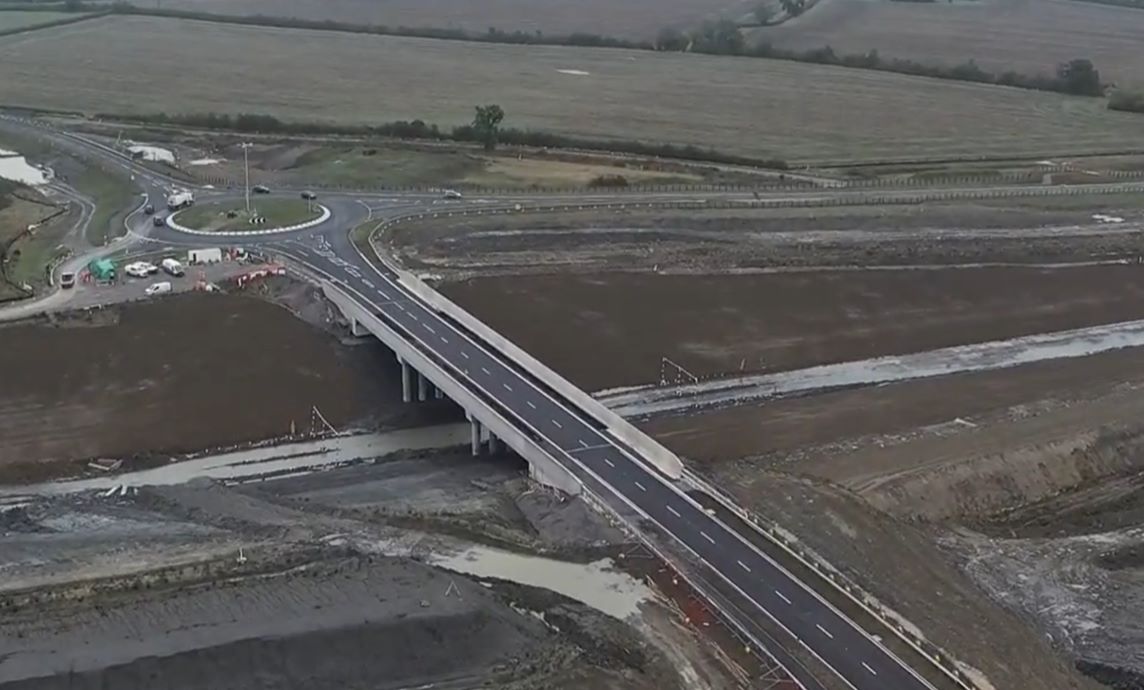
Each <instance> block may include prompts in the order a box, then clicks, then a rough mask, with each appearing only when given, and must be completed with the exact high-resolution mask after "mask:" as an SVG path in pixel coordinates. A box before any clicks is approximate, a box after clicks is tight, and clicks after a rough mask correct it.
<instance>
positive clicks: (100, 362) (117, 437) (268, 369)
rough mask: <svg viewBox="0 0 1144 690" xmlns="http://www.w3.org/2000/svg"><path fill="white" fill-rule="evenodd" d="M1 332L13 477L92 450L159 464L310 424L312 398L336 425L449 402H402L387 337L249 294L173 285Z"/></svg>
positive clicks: (2, 447)
mask: <svg viewBox="0 0 1144 690" xmlns="http://www.w3.org/2000/svg"><path fill="white" fill-rule="evenodd" d="M0 333H2V335H0V337H2V338H3V341H4V344H5V347H4V350H3V352H2V353H0V370H2V371H4V372H5V374H4V386H3V388H2V390H0V468H2V471H3V473H4V477H5V478H7V479H9V480H13V479H19V480H34V479H43V478H46V477H50V476H59V475H60V474H73V473H77V472H79V471H81V470H82V468H83V466H84V462H82V461H84V460H86V459H89V458H96V457H113V458H114V457H119V458H129V459H131V458H134V459H136V460H138V461H140V462H144V463H146V462H151V463H155V462H160V463H161V462H166V461H167V459H169V458H170V457H172V456H177V455H179V454H182V453H188V452H192V451H200V450H202V449H205V448H211V447H219V446H229V445H233V444H239V443H243V442H250V441H255V440H259V439H266V438H276V437H283V436H287V435H289V434H290V433H291V432H292V430H293V432H294V433H299V434H301V433H308V432H309V431H311V430H313V429H314V427H315V425H316V424H318V422H317V421H316V418H315V415H314V414H313V408H315V407H316V408H317V409H318V410H319V411H320V412H321V414H322V415H323V416H324V417H325V418H326V419H327V420H329V422H330V423H331V424H332V425H333V426H335V427H336V428H339V429H344V428H347V427H356V426H385V427H393V426H407V425H412V424H418V423H425V422H431V421H436V420H440V419H442V418H443V417H442V415H444V418H447V417H448V415H450V414H451V413H450V412H449V411H448V409H447V408H445V407H444V406H442V405H426V406H404V405H402V404H401V402H400V395H399V391H400V381H399V372H398V371H397V369H396V365H395V364H394V363H393V358H392V356H391V355H389V353H388V352H387V351H385V350H384V348H383V347H382V346H381V345H380V344H376V343H373V342H372V341H363V342H362V344H359V345H355V346H353V347H348V346H345V345H342V344H340V343H339V341H338V340H337V339H336V338H335V337H333V336H331V335H327V334H324V333H322V332H320V331H318V330H315V329H313V328H311V327H309V326H307V325H306V324H305V323H303V322H301V321H299V320H298V319H296V318H294V317H293V316H292V315H291V314H290V312H288V311H287V310H285V309H283V308H281V307H278V306H275V305H273V304H269V303H266V302H263V301H260V300H257V299H252V298H249V297H243V296H230V295H215V294H201V293H199V294H187V295H176V296H173V297H170V298H166V299H162V300H158V301H155V302H149V303H143V304H132V305H124V306H120V307H111V308H108V309H103V310H95V311H90V312H80V313H78V314H75V315H71V316H63V317H59V318H55V319H53V320H52V321H51V322H50V323H48V324H46V325H45V324H32V325H17V324H14V325H10V326H6V327H4V328H3V330H2V331H0ZM45 352H50V353H51V356H50V357H45V356H44V353H45ZM76 461H80V462H76Z"/></svg>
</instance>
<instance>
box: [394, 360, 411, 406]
mask: <svg viewBox="0 0 1144 690" xmlns="http://www.w3.org/2000/svg"><path fill="white" fill-rule="evenodd" d="M397 361H399V362H401V402H413V371H412V368H411V367H410V366H409V363H408V362H406V361H405V360H403V359H401V358H400V357H399V358H398V360H397Z"/></svg>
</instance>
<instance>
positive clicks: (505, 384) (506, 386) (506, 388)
mask: <svg viewBox="0 0 1144 690" xmlns="http://www.w3.org/2000/svg"><path fill="white" fill-rule="evenodd" d="M501 385H502V386H504V389H505V390H506V391H508V392H510V393H511V392H512V386H510V385H508V384H507V383H502V384H501Z"/></svg>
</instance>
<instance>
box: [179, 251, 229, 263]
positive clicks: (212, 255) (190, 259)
mask: <svg viewBox="0 0 1144 690" xmlns="http://www.w3.org/2000/svg"><path fill="white" fill-rule="evenodd" d="M220 261H222V250H221V249H219V248H218V247H212V248H209V249H192V250H190V251H188V252H187V263H188V264H191V265H194V264H217V263H219V262H220Z"/></svg>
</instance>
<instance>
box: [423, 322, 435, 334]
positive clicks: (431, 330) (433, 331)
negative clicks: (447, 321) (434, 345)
mask: <svg viewBox="0 0 1144 690" xmlns="http://www.w3.org/2000/svg"><path fill="white" fill-rule="evenodd" d="M421 325H422V326H424V327H425V330H427V331H429V332H430V333H433V334H436V333H437V331H435V330H433V327H432V326H430V325H429V324H427V323H423V324H421Z"/></svg>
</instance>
